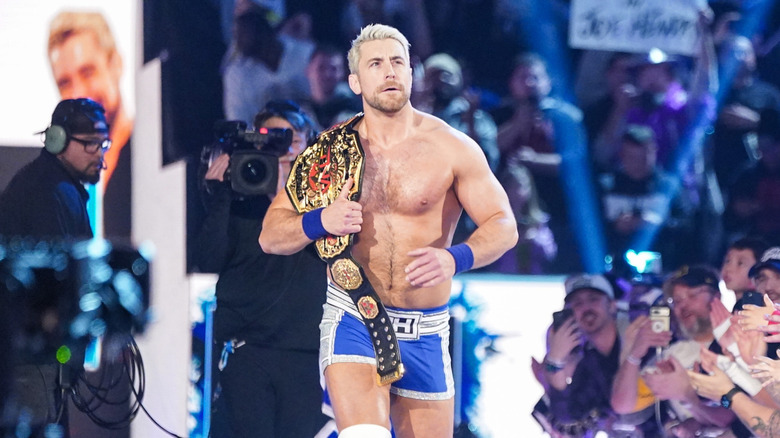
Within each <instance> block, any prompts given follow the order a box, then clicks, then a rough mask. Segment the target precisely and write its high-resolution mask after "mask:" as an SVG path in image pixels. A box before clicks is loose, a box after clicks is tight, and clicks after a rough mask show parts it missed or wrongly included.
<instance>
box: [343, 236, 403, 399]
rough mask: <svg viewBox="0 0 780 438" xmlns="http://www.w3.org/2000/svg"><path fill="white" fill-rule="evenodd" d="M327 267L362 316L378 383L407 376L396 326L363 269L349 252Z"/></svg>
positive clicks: (387, 382)
mask: <svg viewBox="0 0 780 438" xmlns="http://www.w3.org/2000/svg"><path fill="white" fill-rule="evenodd" d="M328 267H329V269H330V273H331V278H332V279H333V281H334V282H335V283H336V284H337V285H338V286H339V287H341V288H342V289H344V290H345V291H347V293H348V294H349V296H350V298H352V302H353V303H355V307H356V308H357V310H358V312H360V315H362V316H363V322H364V323H365V325H366V329H367V330H368V335H369V336H370V337H371V345H372V346H373V347H374V353H375V354H376V373H377V383H378V384H379V385H387V384H390V383H393V382H395V381H397V380H399V379H400V378H401V377H403V375H404V365H403V363H401V351H400V350H399V349H398V339H396V336H395V330H393V322H392V321H391V319H390V317H389V316H388V315H387V311H386V310H385V306H384V305H383V304H382V300H381V299H380V298H379V295H377V293H376V291H375V290H374V287H373V286H371V283H370V282H369V281H368V278H366V274H365V272H363V268H362V267H361V266H360V264H359V263H358V262H356V261H355V260H354V259H353V258H352V256H351V255H350V254H349V251H345V252H344V253H342V254H341V255H340V256H339V257H335V258H333V259H329V260H328Z"/></svg>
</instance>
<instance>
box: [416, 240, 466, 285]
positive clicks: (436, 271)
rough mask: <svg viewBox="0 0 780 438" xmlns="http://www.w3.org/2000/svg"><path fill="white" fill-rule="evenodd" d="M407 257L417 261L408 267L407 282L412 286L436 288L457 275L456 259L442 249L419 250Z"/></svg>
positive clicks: (428, 248)
mask: <svg viewBox="0 0 780 438" xmlns="http://www.w3.org/2000/svg"><path fill="white" fill-rule="evenodd" d="M406 255H408V256H409V257H414V258H415V259H414V260H413V261H412V262H411V263H409V265H407V266H406V269H404V272H406V281H408V282H409V283H411V285H412V286H417V287H431V286H436V285H437V284H440V283H442V282H444V281H446V280H448V279H450V278H452V276H453V275H455V259H453V258H452V254H450V253H449V252H448V251H447V250H445V249H441V248H432V247H430V246H428V247H425V248H418V249H415V250H412V251H409V252H408V253H407V254H406Z"/></svg>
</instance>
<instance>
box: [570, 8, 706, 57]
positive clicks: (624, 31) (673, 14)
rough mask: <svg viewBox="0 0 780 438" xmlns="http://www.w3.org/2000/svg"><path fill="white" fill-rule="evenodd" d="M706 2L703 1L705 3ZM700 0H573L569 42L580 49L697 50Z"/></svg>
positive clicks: (692, 52)
mask: <svg viewBox="0 0 780 438" xmlns="http://www.w3.org/2000/svg"><path fill="white" fill-rule="evenodd" d="M705 6H706V5H705ZM701 8H702V4H701V1H700V0H572V3H571V20H570V22H569V44H570V45H571V46H572V47H576V48H581V49H595V50H611V51H621V52H647V51H649V50H650V49H652V48H658V49H661V50H663V51H665V52H667V53H676V54H680V55H693V54H695V52H696V42H697V38H698V35H697V33H698V31H697V29H696V23H697V21H698V14H699V12H698V11H699V10H700V9H701Z"/></svg>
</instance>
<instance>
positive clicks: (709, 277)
mask: <svg viewBox="0 0 780 438" xmlns="http://www.w3.org/2000/svg"><path fill="white" fill-rule="evenodd" d="M667 281H668V282H669V283H670V284H683V285H685V286H688V287H697V286H703V285H705V284H706V285H708V286H711V287H713V288H714V289H715V290H717V289H718V283H720V278H719V277H718V274H717V273H716V272H715V271H714V270H713V269H712V268H709V267H707V266H701V265H697V266H683V267H681V268H680V269H678V270H677V271H675V272H674V273H672V274H671V275H670V276H669V278H668V279H667Z"/></svg>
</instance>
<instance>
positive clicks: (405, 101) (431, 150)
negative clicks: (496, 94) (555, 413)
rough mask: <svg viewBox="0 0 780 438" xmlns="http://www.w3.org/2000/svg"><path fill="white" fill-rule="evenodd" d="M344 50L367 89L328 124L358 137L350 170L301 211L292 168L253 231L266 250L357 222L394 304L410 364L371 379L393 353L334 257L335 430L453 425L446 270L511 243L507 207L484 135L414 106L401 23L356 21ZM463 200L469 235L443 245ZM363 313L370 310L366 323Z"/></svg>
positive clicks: (438, 431) (361, 256) (361, 258)
mask: <svg viewBox="0 0 780 438" xmlns="http://www.w3.org/2000/svg"><path fill="white" fill-rule="evenodd" d="M348 60H349V69H350V75H349V85H350V88H351V89H352V91H353V92H355V93H356V94H358V95H361V96H362V100H363V109H364V113H365V114H364V115H362V117H361V116H360V115H359V116H357V117H356V118H355V119H352V120H350V121H348V122H346V123H345V124H343V125H341V126H340V127H337V128H334V130H340V129H341V130H343V131H340V132H342V134H343V135H342V134H339V135H341V138H350V135H356V136H357V138H359V143H360V146H362V152H364V154H365V157H364V166H362V167H361V168H360V169H361V171H360V172H351V173H349V178H346V177H345V175H344V174H343V173H341V174H338V173H337V174H335V175H330V176H331V177H333V176H337V177H342V176H343V177H344V178H343V179H344V180H345V181H344V182H343V186H341V188H340V192H339V194H338V196H333V198H332V202H329V203H327V206H325V207H324V208H318V209H314V210H311V211H308V212H305V213H303V214H300V213H299V208H298V205H299V204H298V201H300V199H299V198H296V197H295V196H293V193H292V191H291V190H290V183H291V182H293V180H294V179H295V178H296V177H300V175H299V174H296V172H293V173H292V174H291V176H290V181H288V193H287V194H284V193H280V194H279V195H277V196H276V198H275V199H274V201H273V203H272V204H271V207H270V208H269V210H268V213H267V214H266V217H265V221H264V223H263V229H262V232H261V234H260V238H259V241H260V244H261V246H262V247H263V250H264V251H266V252H268V253H277V254H292V253H295V252H296V251H299V250H300V249H302V248H304V247H305V246H306V245H308V244H309V243H311V242H312V240H318V239H319V240H318V243H321V242H323V241H324V242H325V243H328V242H330V241H333V240H338V239H335V238H334V236H347V235H350V234H353V235H354V240H353V242H352V247H351V257H352V258H354V260H355V261H356V262H357V263H359V264H360V265H362V267H363V269H364V270H365V276H366V278H365V281H367V282H369V283H370V285H371V286H373V289H374V290H375V291H376V295H377V296H378V297H379V298H380V299H381V302H382V303H384V305H385V306H386V308H387V313H388V314H389V315H390V316H391V318H392V322H393V326H394V327H395V332H396V335H397V336H398V340H399V344H400V353H401V360H402V361H403V364H404V368H405V373H404V372H403V371H404V370H403V369H402V370H401V372H400V373H399V375H403V377H401V378H400V380H397V381H394V382H392V383H390V384H387V385H385V384H382V383H387V382H382V381H380V382H379V383H377V380H376V379H375V377H376V374H377V373H379V370H380V369H382V368H383V367H384V365H387V363H384V364H380V363H378V362H379V361H380V360H381V359H382V358H383V357H382V356H381V355H382V354H384V353H383V351H382V349H376V351H375V350H374V349H372V345H373V340H374V338H372V337H370V336H375V334H374V335H371V334H370V332H369V330H366V327H368V326H370V325H371V324H373V323H374V322H373V320H371V316H373V315H371V313H372V312H374V311H376V308H375V307H372V306H367V307H364V308H361V307H360V306H359V304H358V305H357V306H353V302H355V300H354V299H352V297H351V296H350V295H349V293H348V292H346V291H345V290H344V289H345V287H339V286H337V285H336V284H334V282H338V283H339V284H349V283H350V282H351V281H352V280H354V279H355V278H354V276H353V275H352V272H348V273H347V275H344V272H339V271H338V270H337V269H334V268H336V267H337V265H336V264H332V265H331V266H330V268H329V279H330V280H331V284H330V285H329V288H328V301H327V303H326V306H325V311H324V315H323V321H322V323H321V325H320V330H321V337H322V341H321V343H320V363H321V367H322V368H323V369H324V374H325V382H326V388H327V390H328V393H329V396H330V399H331V403H332V405H333V409H334V413H335V417H336V424H337V426H338V429H339V431H340V433H341V434H340V436H341V437H342V438H344V437H364V438H365V437H377V438H380V437H381V438H389V437H390V436H391V435H390V431H389V429H390V427H391V424H390V417H392V428H393V430H394V431H395V435H396V436H397V437H402V438H403V437H410V436H426V437H451V436H452V434H453V395H454V387H453V381H452V372H451V368H450V359H449V355H448V352H447V345H448V332H449V328H448V325H447V323H446V320H447V303H448V300H449V297H450V288H451V277H452V276H453V275H454V274H456V273H458V272H461V271H464V270H467V269H470V268H473V267H480V266H484V265H486V264H488V263H490V262H492V261H494V260H496V259H497V258H498V257H499V256H500V255H501V254H503V253H504V252H505V251H507V250H508V249H509V248H512V247H513V246H514V245H515V243H516V241H517V228H516V225H515V219H514V217H513V215H512V212H511V209H510V207H509V202H508V200H507V196H506V193H505V192H504V190H503V189H502V187H501V186H500V184H499V183H498V181H497V180H496V179H495V178H494V176H493V174H492V173H491V172H490V169H489V167H488V164H487V161H486V159H485V155H484V153H482V151H481V150H480V148H479V146H478V145H477V144H476V143H475V142H474V141H473V140H471V139H470V138H469V137H468V136H466V135H465V134H462V133H460V132H458V131H457V130H455V129H452V128H450V127H449V126H448V125H447V124H445V123H444V122H442V121H441V120H440V119H437V118H435V117H433V116H431V115H429V114H425V113H422V112H420V111H417V110H415V109H414V108H412V106H411V104H410V102H409V95H410V91H411V87H412V69H411V67H410V63H409V43H408V41H407V39H406V38H405V37H404V36H403V35H402V34H401V33H400V32H398V30H396V29H394V28H392V27H389V26H384V25H370V26H367V27H365V28H363V30H362V31H361V32H360V35H358V37H357V38H356V39H355V40H354V41H353V42H352V48H351V49H350V51H349V53H348ZM336 137H338V136H336ZM328 138H331V137H329V134H328V132H326V133H324V134H321V135H320V137H319V139H318V142H317V143H315V145H313V146H312V147H310V148H309V149H307V151H309V150H311V149H312V148H315V147H317V146H318V144H321V143H322V142H323V139H328ZM334 150H335V149H334ZM307 151H304V153H303V154H302V155H301V156H300V157H303V156H306V154H307ZM330 151H331V150H330V149H327V152H328V153H329V152H330ZM326 155H327V154H324V155H321V157H325V156H326ZM300 157H299V161H300V160H301V158H300ZM327 158H328V160H330V159H331V158H332V157H331V156H330V155H327ZM327 163H333V161H328V162H327ZM327 163H326V164H327ZM296 164H297V163H296ZM342 164H343V163H342ZM329 166H330V164H328V165H327V166H321V167H323V168H326V167H329ZM331 170H333V169H332V168H331ZM342 170H343V169H342ZM334 172H335V171H334ZM303 175H304V176H305V178H302V179H301V180H302V181H303V182H302V184H309V187H310V188H317V187H319V186H318V184H319V183H321V182H323V181H324V179H323V178H321V177H316V178H312V177H311V175H312V173H305V174H303ZM361 179H362V182H361V181H360V180H361ZM335 182H336V181H335V180H331V183H335ZM358 185H360V186H361V187H360V190H354V188H355V187H357V186H358ZM320 194H321V193H320ZM303 195H304V196H303V199H304V200H305V201H307V202H308V201H311V198H316V197H319V196H315V195H317V191H316V190H315V191H304V192H303ZM355 195H359V199H356V198H355V197H354V196H355ZM462 210H465V211H466V212H467V213H468V215H469V216H470V217H471V218H472V219H473V220H474V222H475V223H476V224H477V226H478V227H477V229H476V231H474V233H473V234H472V235H471V236H470V237H469V238H468V239H467V240H466V241H465V242H464V243H463V244H459V245H455V246H453V247H449V245H450V243H451V240H452V235H453V232H454V230H455V225H456V224H457V222H458V218H459V217H460V214H461V212H462ZM325 236H328V237H327V238H325V239H323V238H324V237H325ZM334 272H336V274H334ZM339 277H340V278H339ZM345 280H346V281H345ZM359 280H360V278H358V282H359ZM358 290H360V289H358ZM369 303H372V302H371V301H369ZM382 303H378V305H379V306H380V307H381V304H382ZM355 304H357V303H355ZM364 304H365V303H364ZM356 307H357V308H358V310H355V308H356ZM367 314H368V315H369V316H366V315H367ZM366 320H371V321H372V322H370V323H366V325H365V326H364V325H363V322H364V321H366ZM377 323H378V322H377ZM410 334H411V336H409V335H410ZM391 348H392V347H391ZM375 355H378V356H380V359H379V360H375ZM380 375H381V373H380Z"/></svg>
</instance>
